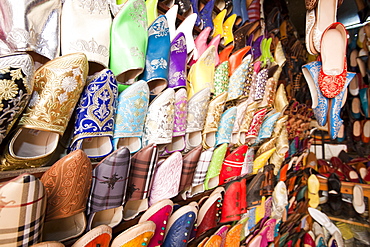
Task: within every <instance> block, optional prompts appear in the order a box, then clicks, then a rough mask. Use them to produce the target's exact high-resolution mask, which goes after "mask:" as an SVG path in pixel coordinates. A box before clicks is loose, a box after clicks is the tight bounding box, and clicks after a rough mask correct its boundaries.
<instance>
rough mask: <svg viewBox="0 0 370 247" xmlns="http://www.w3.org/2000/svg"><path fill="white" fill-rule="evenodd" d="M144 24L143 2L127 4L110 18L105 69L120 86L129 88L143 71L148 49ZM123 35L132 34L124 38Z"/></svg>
mask: <svg viewBox="0 0 370 247" xmlns="http://www.w3.org/2000/svg"><path fill="white" fill-rule="evenodd" d="M147 28H148V21H147V13H146V7H145V1H144V0H129V1H127V2H126V3H125V4H124V5H123V6H122V8H121V9H120V10H119V12H118V13H117V15H116V16H115V17H114V19H113V22H112V27H111V33H110V36H111V42H110V56H109V58H110V61H109V68H110V69H111V70H112V71H113V73H114V75H115V76H116V77H117V81H118V82H119V83H121V84H123V83H127V84H132V82H133V80H134V79H135V78H136V77H137V76H138V75H140V74H141V73H142V72H143V71H144V66H145V56H146V49H147V46H148V30H147ZM127 33H135V35H130V36H129V37H127V35H126V34H127Z"/></svg>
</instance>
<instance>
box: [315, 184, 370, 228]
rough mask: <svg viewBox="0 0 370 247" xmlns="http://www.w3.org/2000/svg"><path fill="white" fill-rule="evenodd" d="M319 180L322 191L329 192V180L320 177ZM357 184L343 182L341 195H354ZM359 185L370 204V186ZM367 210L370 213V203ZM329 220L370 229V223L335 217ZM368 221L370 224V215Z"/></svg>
mask: <svg viewBox="0 0 370 247" xmlns="http://www.w3.org/2000/svg"><path fill="white" fill-rule="evenodd" d="M318 179H319V182H320V190H324V191H327V190H328V185H327V179H324V178H320V177H318ZM355 184H358V183H351V182H344V181H341V193H342V194H350V195H353V186H354V185H355ZM359 185H361V187H362V189H363V191H364V197H366V198H367V201H368V202H370V184H359ZM367 210H369V212H370V203H368V209H367ZM329 218H330V219H331V220H334V221H340V222H344V223H348V224H352V225H357V226H363V227H367V228H370V223H367V224H365V223H361V222H357V221H352V220H347V219H343V218H341V217H334V216H329ZM368 221H369V222H370V215H369V216H368Z"/></svg>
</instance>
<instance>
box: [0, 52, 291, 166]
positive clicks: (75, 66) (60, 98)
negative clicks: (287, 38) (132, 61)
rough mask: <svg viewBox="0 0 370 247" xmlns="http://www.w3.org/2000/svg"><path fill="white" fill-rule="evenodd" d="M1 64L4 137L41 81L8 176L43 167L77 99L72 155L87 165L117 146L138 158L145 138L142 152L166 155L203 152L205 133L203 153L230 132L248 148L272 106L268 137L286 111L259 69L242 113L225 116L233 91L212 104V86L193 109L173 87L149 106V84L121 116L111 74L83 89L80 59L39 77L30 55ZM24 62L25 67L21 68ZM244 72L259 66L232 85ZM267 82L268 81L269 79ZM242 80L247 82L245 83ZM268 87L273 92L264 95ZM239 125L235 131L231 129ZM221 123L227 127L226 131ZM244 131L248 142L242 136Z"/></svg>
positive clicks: (127, 101)
mask: <svg viewBox="0 0 370 247" xmlns="http://www.w3.org/2000/svg"><path fill="white" fill-rule="evenodd" d="M2 60H3V62H4V63H5V64H6V66H7V67H5V68H4V69H3V70H2V71H3V73H4V76H6V77H9V79H10V80H7V81H6V83H7V84H6V85H4V86H5V87H6V88H8V89H9V93H8V94H7V93H3V95H2V97H3V98H4V99H6V100H7V101H3V103H7V107H3V109H2V110H3V117H2V118H3V119H4V122H3V126H2V129H3V132H5V133H4V134H3V136H2V137H3V138H4V137H5V134H6V133H7V132H9V130H10V128H11V127H12V126H13V124H14V123H15V121H16V120H17V118H18V117H19V116H20V114H21V113H22V109H24V108H25V107H26V105H27V103H28V99H29V96H30V94H31V92H32V86H33V80H32V78H35V79H36V80H35V82H34V87H33V89H34V90H33V94H32V98H31V99H30V101H29V104H28V106H27V107H26V109H25V112H24V114H23V116H22V117H21V118H20V121H19V124H18V129H17V131H16V133H15V135H14V136H13V139H12V140H11V141H10V142H9V147H8V148H6V151H5V158H4V157H3V160H2V169H3V170H11V169H19V168H25V167H37V166H41V165H44V164H46V163H47V162H48V160H50V158H51V156H52V154H53V153H54V150H55V149H56V147H57V144H58V141H59V140H60V138H61V136H62V135H63V134H64V131H65V129H66V127H67V124H68V121H69V119H70V118H71V116H72V113H73V110H74V108H75V105H77V102H78V98H79V97H80V101H79V104H78V107H77V114H76V115H77V117H76V118H77V119H76V122H75V130H74V133H73V136H72V143H71V150H75V149H78V148H83V149H84V150H85V152H86V153H87V154H88V156H89V157H90V158H102V157H104V156H106V155H108V154H109V153H110V152H111V151H112V149H113V146H114V147H115V148H117V147H119V146H120V145H125V146H129V148H130V150H131V151H132V152H136V151H138V150H139V149H140V148H141V147H142V143H141V136H142V135H143V134H144V137H143V143H144V145H147V144H148V143H151V142H152V143H157V144H169V143H173V145H172V146H173V147H172V148H167V150H170V152H168V153H171V151H172V152H174V151H182V150H184V149H185V142H186V143H187V144H186V146H187V148H188V150H191V149H192V148H194V147H196V146H198V145H199V144H200V143H201V141H202V138H201V134H203V140H204V141H203V145H204V147H206V148H209V147H212V146H215V145H219V144H222V143H224V142H230V136H231V135H232V133H231V132H230V131H232V132H233V133H235V136H236V138H234V140H235V144H238V145H241V144H243V143H245V142H246V140H245V139H246V137H247V136H248V133H249V132H251V138H250V139H251V140H255V139H256V138H257V137H258V130H259V128H260V125H261V123H262V120H263V117H264V116H265V115H266V113H267V110H268V109H267V107H268V106H271V105H272V104H274V107H275V111H270V113H269V114H267V116H271V117H270V118H268V119H266V121H265V122H266V124H269V126H270V129H268V132H270V134H271V131H272V128H273V126H274V123H275V121H276V120H277V119H278V118H279V117H280V114H279V113H282V112H283V110H284V109H285V107H286V106H287V105H288V102H287V99H286V95H285V90H284V86H283V85H280V86H279V89H278V90H277V92H276V96H275V88H276V85H275V84H276V83H274V82H275V81H274V80H273V78H272V77H271V78H270V79H268V80H266V79H267V77H268V70H267V69H262V70H261V71H260V72H261V73H258V74H257V72H256V71H255V72H254V73H255V75H256V77H255V80H252V81H251V85H250V86H251V88H252V89H251V90H250V91H249V97H248V98H245V101H243V102H242V103H240V104H239V105H238V106H237V107H231V108H229V109H228V110H227V111H225V112H223V108H224V105H225V104H226V101H227V100H228V95H229V94H228V92H226V91H224V92H222V93H221V92H220V94H219V95H217V96H216V97H214V98H213V99H212V101H209V100H210V91H211V90H210V88H208V87H206V88H203V89H202V88H200V89H199V90H200V91H199V92H197V93H196V94H195V95H194V96H193V97H191V98H190V99H189V102H187V94H186V90H185V89H183V88H180V89H178V90H177V92H176V93H175V91H174V89H172V88H168V89H166V90H165V91H164V92H163V93H162V94H160V95H158V97H157V98H155V99H154V100H153V101H152V103H151V104H150V106H149V107H148V104H149V90H148V85H147V83H146V82H145V81H138V82H136V83H134V84H133V85H132V86H130V88H129V89H127V90H125V91H124V92H123V93H121V94H120V97H119V102H118V112H117V113H118V114H116V108H117V94H118V92H117V82H116V80H115V77H114V75H113V73H112V72H111V71H110V70H103V71H101V72H100V73H98V74H96V75H95V76H94V77H92V78H90V80H89V83H88V85H87V86H86V88H85V90H83V86H84V85H85V78H86V74H87V61H86V57H85V55H83V54H82V53H76V54H70V55H67V56H62V57H59V58H57V59H54V60H52V61H50V62H48V63H46V64H45V65H44V66H42V67H41V68H39V69H38V70H37V71H36V72H35V75H34V76H33V73H32V69H31V68H32V65H31V59H30V57H29V56H28V55H26V54H13V55H9V56H5V57H3V58H2ZM21 61H22V65H19V64H18V63H19V62H21ZM247 65H250V66H249V68H256V65H257V63H253V64H252V63H251V60H248V59H247V60H246V61H244V62H243V63H242V64H241V65H240V66H239V67H238V68H237V70H236V72H235V73H234V74H233V75H240V76H236V77H235V78H236V79H235V80H238V81H244V79H245V76H246V75H245V74H244V77H243V73H242V72H243V71H244V70H245V69H246V68H247ZM4 66H5V65H4ZM17 66H18V68H17ZM193 66H196V64H195V65H193ZM239 72H240V73H239ZM258 75H261V77H259V76H258ZM262 75H264V76H265V77H264V79H263V78H262ZM239 77H240V78H241V79H243V78H244V79H243V80H240V78H239ZM258 78H260V79H258ZM233 81H234V80H230V82H233ZM234 86H235V87H234ZM239 86H243V84H242V83H241V84H240V85H239ZM230 88H231V89H235V88H236V85H230ZM253 88H254V89H253ZM264 88H267V89H268V90H267V91H266V92H264V90H263V89H264ZM237 91H240V90H237ZM230 95H232V93H230ZM51 102H52V103H51ZM153 102H155V104H154V103H153ZM13 108H16V109H17V112H16V113H15V114H12V115H11V113H13V110H12V109H13ZM147 111H148V113H147ZM247 113H248V114H247ZM221 115H222V116H221ZM235 119H236V120H237V123H238V124H234V123H235ZM269 119H270V120H269ZM114 120H116V121H114ZM158 120H160V121H158ZM144 121H145V127H144V126H143V125H144ZM219 121H220V122H219ZM223 121H225V123H224V124H221V122H223ZM114 122H116V123H114ZM252 123H254V124H252ZM219 126H220V127H222V128H223V129H225V131H224V132H225V133H224V134H223V135H222V136H221V135H220V138H218V137H217V135H216V132H217V133H221V131H219V132H218V127H219ZM250 126H251V127H253V128H250ZM114 127H116V128H115V131H114V133H115V134H113V128H114ZM238 128H239V129H238ZM143 129H144V130H143ZM250 129H251V130H250ZM262 129H265V128H262ZM249 130H250V131H249ZM202 131H203V133H202ZM143 132H144V133H143ZM241 132H243V134H244V135H241ZM252 132H253V133H252ZM252 134H253V135H252ZM184 135H185V138H184ZM173 136H174V138H173ZM270 136H271V135H268V136H263V138H268V137H270ZM35 137H36V138H35ZM94 137H95V138H94ZM243 137H244V138H243ZM111 138H113V144H112V143H111ZM122 139H124V140H122ZM184 139H186V141H185V140H184ZM260 139H261V138H260ZM216 140H218V141H217V143H216ZM120 141H122V142H120ZM176 144H178V145H177V146H176ZM30 149H32V150H33V153H32V154H30V153H29V151H28V150H30ZM35 157H37V159H36V158H35Z"/></svg>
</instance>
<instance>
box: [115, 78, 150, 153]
mask: <svg viewBox="0 0 370 247" xmlns="http://www.w3.org/2000/svg"><path fill="white" fill-rule="evenodd" d="M148 104H149V87H148V84H147V83H146V82H145V81H143V80H141V81H137V82H135V83H134V84H132V85H131V86H129V87H128V88H127V89H126V90H125V91H123V92H122V93H120V95H119V96H118V106H117V112H116V116H115V121H114V124H115V125H114V133H113V147H114V149H118V148H120V147H122V146H125V147H127V148H128V149H129V150H130V152H131V153H136V152H137V151H139V150H140V149H141V147H142V143H141V137H142V135H143V131H144V130H143V129H144V121H145V116H146V113H147V111H148Z"/></svg>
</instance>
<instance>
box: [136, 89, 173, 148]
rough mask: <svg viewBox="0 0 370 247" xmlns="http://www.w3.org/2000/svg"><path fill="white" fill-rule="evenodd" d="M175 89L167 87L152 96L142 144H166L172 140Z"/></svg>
mask: <svg viewBox="0 0 370 247" xmlns="http://www.w3.org/2000/svg"><path fill="white" fill-rule="evenodd" d="M174 104H175V91H174V90H173V89H172V88H167V89H166V90H165V91H163V92H162V93H161V94H159V95H158V96H157V97H155V98H154V100H153V101H152V102H151V103H150V105H149V108H148V114H147V115H146V119H145V124H144V135H143V145H144V146H146V145H148V144H150V143H155V144H168V143H170V142H171V140H172V132H173V120H174V112H175V105H174Z"/></svg>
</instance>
